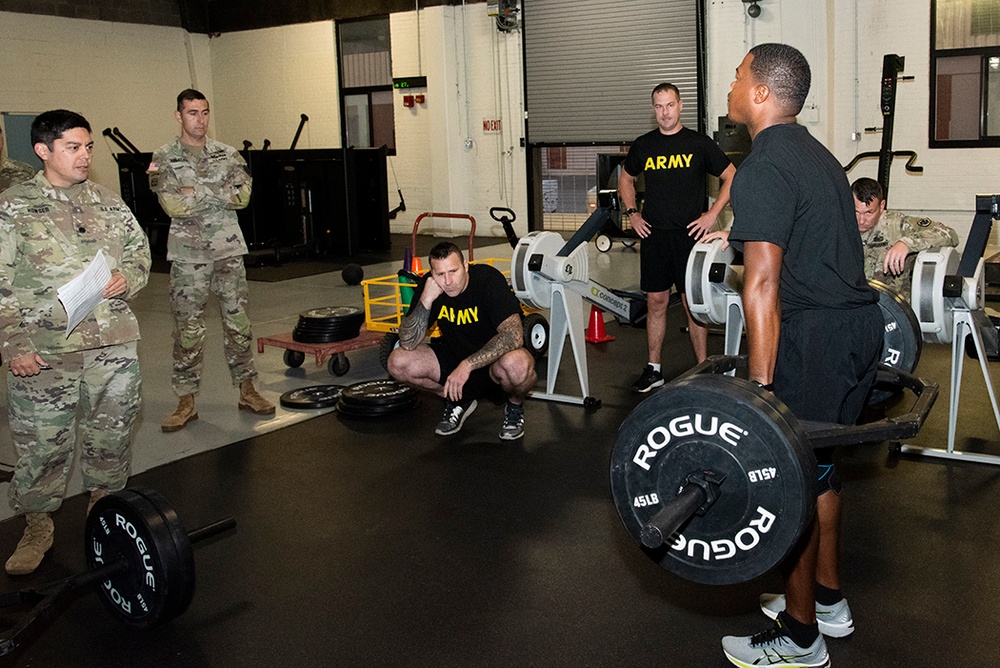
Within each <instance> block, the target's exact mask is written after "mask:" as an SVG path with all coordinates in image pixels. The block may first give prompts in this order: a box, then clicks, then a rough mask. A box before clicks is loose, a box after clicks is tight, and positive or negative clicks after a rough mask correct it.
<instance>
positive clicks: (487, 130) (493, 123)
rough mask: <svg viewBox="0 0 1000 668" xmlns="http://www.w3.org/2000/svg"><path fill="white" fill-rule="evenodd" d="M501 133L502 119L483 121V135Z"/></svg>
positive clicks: (485, 119)
mask: <svg viewBox="0 0 1000 668" xmlns="http://www.w3.org/2000/svg"><path fill="white" fill-rule="evenodd" d="M499 132H500V119H499V118H484V119H483V133H484V134H497V133H499Z"/></svg>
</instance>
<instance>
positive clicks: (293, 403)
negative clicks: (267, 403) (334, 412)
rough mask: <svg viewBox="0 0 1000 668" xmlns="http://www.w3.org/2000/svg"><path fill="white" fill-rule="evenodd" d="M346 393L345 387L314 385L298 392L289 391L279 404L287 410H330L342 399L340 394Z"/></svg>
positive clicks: (302, 388) (301, 388) (280, 399)
mask: <svg viewBox="0 0 1000 668" xmlns="http://www.w3.org/2000/svg"><path fill="white" fill-rule="evenodd" d="M343 391H344V386H343V385H332V384H331V385H312V386H310V387H300V388H299V389H297V390H289V391H288V392H285V393H284V394H282V395H281V397H280V398H279V402H280V403H281V405H282V406H284V407H285V408H298V409H309V408H313V409H315V408H329V407H330V406H334V405H336V403H337V400H338V399H340V393H341V392H343Z"/></svg>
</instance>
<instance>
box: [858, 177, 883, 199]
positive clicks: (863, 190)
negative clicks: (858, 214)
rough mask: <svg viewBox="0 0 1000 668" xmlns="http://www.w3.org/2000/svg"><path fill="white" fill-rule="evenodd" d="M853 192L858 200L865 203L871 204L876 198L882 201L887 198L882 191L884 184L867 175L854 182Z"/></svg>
mask: <svg viewBox="0 0 1000 668" xmlns="http://www.w3.org/2000/svg"><path fill="white" fill-rule="evenodd" d="M851 192H852V193H854V198H855V199H856V200H858V201H859V202H864V203H865V204H871V203H872V202H873V201H875V200H877V201H879V202H881V201H882V200H884V199H885V195H884V194H883V193H882V184H881V183H879V182H878V181H876V180H875V179H869V178H868V177H867V176H862V177H861V178H860V179H858V180H857V181H855V182H854V183H852V184H851Z"/></svg>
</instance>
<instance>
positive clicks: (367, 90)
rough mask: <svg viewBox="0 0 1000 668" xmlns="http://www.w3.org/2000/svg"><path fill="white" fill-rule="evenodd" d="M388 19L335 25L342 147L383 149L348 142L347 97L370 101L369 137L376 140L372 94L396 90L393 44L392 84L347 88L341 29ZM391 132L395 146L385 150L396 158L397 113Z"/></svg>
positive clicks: (390, 60) (393, 116)
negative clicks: (394, 87)
mask: <svg viewBox="0 0 1000 668" xmlns="http://www.w3.org/2000/svg"><path fill="white" fill-rule="evenodd" d="M388 18H389V17H388V15H385V16H369V17H366V18H364V19H356V20H350V21H338V22H337V23H336V24H335V26H336V32H335V39H336V47H337V62H338V67H337V78H338V82H339V88H340V95H339V98H340V99H339V100H338V103H339V105H340V138H341V145H342V146H344V147H353V148H382V147H381V146H355V145H353V144H350V143H349V142H348V139H349V138H348V134H347V130H348V127H347V97H348V96H357V95H364V96H366V97H367V99H368V136H369V137H372V138H374V137H375V135H376V132H375V118H374V113H373V107H374V105H373V104H372V94H373V93H381V92H388V93H390V94H392V93H393V91H394V89H393V86H392V82H391V79H392V48H391V43H390V45H389V48H388V49H387V51H388V53H389V70H390V71H389V73H388V74H389V79H390V82H389V83H388V84H385V85H376V86H345V85H344V70H343V62H344V54H343V50H342V48H341V47H342V41H341V39H342V38H341V28H342V26H343V25H345V24H349V23H363V22H374V21H380V20H388ZM390 32H391V31H390ZM387 36H388V35H387ZM390 39H391V37H390ZM393 108H394V112H395V100H394V103H393ZM391 131H392V141H393V145H392V146H389V145H385V148H386V154H387V155H392V156H394V155H396V118H395V113H393V115H392V127H391Z"/></svg>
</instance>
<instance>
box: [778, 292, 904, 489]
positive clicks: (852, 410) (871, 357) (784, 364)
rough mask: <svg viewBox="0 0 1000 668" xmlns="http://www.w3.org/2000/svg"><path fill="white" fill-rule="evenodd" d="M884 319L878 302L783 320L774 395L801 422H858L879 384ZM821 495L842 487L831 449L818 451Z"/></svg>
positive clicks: (809, 313) (792, 316)
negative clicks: (873, 384)
mask: <svg viewBox="0 0 1000 668" xmlns="http://www.w3.org/2000/svg"><path fill="white" fill-rule="evenodd" d="M884 330H885V319H884V318H883V317H882V311H881V309H879V307H878V304H869V305H867V306H863V307H861V308H857V309H850V310H846V311H845V310H837V309H829V310H808V311H798V312H796V313H793V314H790V315H788V316H786V317H784V318H782V320H781V338H780V341H779V343H778V359H777V362H776V364H775V368H774V387H775V395H777V397H778V398H779V399H781V400H782V401H783V402H784V403H785V404H786V405H787V406H788V407H789V408H790V409H791V411H792V414H794V415H795V417H797V418H799V419H801V420H811V421H816V422H836V423H838V424H855V423H857V421H858V418H859V417H860V416H861V411H862V410H863V409H864V407H865V403H866V402H867V400H868V392H869V390H870V389H871V386H872V383H874V382H875V372H876V370H877V367H878V361H879V357H880V355H881V352H882V339H883V334H884ZM815 455H816V461H817V463H818V464H819V475H818V478H819V480H818V483H819V485H818V488H817V493H822V492H824V491H826V490H827V489H834V491H838V488H839V481H837V480H836V477H835V475H836V472H835V471H834V470H833V469H832V467H831V466H830V465H831V464H832V463H833V448H821V449H819V450H816V451H815Z"/></svg>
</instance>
